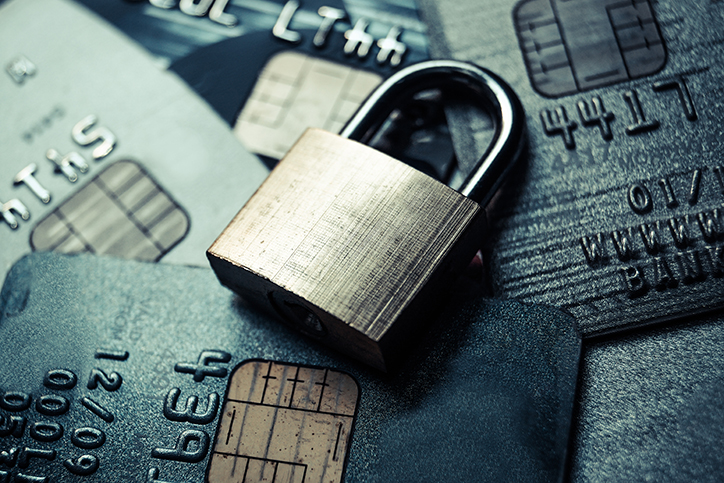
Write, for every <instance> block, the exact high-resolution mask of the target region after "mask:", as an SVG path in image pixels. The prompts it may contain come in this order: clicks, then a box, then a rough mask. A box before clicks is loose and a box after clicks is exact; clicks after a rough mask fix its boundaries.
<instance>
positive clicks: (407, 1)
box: [0, 0, 724, 483]
mask: <svg viewBox="0 0 724 483" xmlns="http://www.w3.org/2000/svg"><path fill="white" fill-rule="evenodd" d="M418 6H419V12H418ZM722 27H724V10H722V7H721V3H720V2H716V1H711V2H708V3H706V4H700V3H697V2H694V1H693V0H685V1H674V0H665V1H662V0H659V1H654V0H627V1H622V0H605V1H596V0H518V1H515V0H486V1H485V2H479V1H473V0H464V1H457V0H455V1H453V0H418V1H417V3H416V2H414V1H413V0H369V1H366V0H329V1H320V0H309V1H307V0H298V1H297V0H178V1H177V0H136V1H128V0H106V1H97V0H77V1H75V2H74V1H71V0H22V1H20V0H9V1H8V0H6V1H5V2H3V3H0V46H1V47H0V55H1V56H2V57H1V58H0V68H2V72H0V111H2V114H3V116H2V119H0V122H2V123H3V129H2V130H1V131H0V140H1V143H0V144H2V146H3V148H4V149H3V151H4V153H5V157H6V158H7V159H6V160H5V161H3V162H2V163H0V173H3V175H4V176H3V178H4V181H3V182H4V183H5V185H4V187H3V186H0V208H1V210H2V211H1V215H2V217H1V218H2V221H0V242H1V243H2V252H0V262H1V263H2V265H1V266H0V281H2V280H5V279H6V277H7V279H6V280H5V284H4V286H3V289H2V292H0V483H10V482H78V481H104V482H108V481H111V482H116V481H141V482H148V483H151V482H158V483H172V482H181V481H190V482H201V481H206V482H214V483H215V482H244V483H251V482H257V481H259V482H261V481H270V482H276V483H282V482H316V481H320V482H321V481H325V482H326V481H330V482H341V481H347V482H352V481H355V482H356V481H359V482H362V481H365V482H367V481H379V482H387V481H526V482H530V481H540V482H546V481H581V482H583V481H600V480H606V481H718V480H719V479H720V477H719V475H720V474H721V470H722V469H724V459H723V458H722V454H724V452H722V449H723V448H722V443H721V441H722V440H724V429H722V428H724V425H723V423H724V402H723V401H724V400H723V399H722V398H721V387H722V383H723V382H724V372H723V371H722V362H721V353H722V350H724V346H722V341H724V317H722V310H721V309H722V306H724V244H723V242H724V162H723V161H722V160H721V152H720V151H721V149H720V143H719V141H718V135H719V134H720V131H721V128H720V123H721V122H720V119H721V117H722V116H721V115H720V114H721V112H720V111H721V106H722V102H721V99H722V88H721V86H720V85H719V84H720V82H719V81H718V78H719V76H718V74H719V73H721V72H720V71H721V69H722V65H721V59H722V58H724V57H723V54H724V52H722V48H721V45H722V42H721V39H720V37H721V35H720V32H722V31H724V30H722ZM428 52H429V53H428ZM430 56H432V57H441V58H457V59H462V60H471V61H474V62H476V63H478V64H480V65H481V66H484V67H486V68H489V69H491V70H492V71H494V72H496V73H497V74H499V75H500V76H501V77H502V78H504V79H505V80H506V81H507V82H509V83H510V84H511V85H512V87H513V88H514V90H515V91H516V93H517V94H518V95H519V96H520V98H521V101H522V103H523V105H524V108H525V110H526V113H527V119H526V122H527V126H528V134H529V136H528V138H529V141H528V156H527V157H526V161H525V162H524V163H523V166H522V167H521V168H519V169H518V171H517V172H516V173H513V175H512V176H511V179H510V180H509V181H508V183H507V184H506V185H505V186H504V187H503V189H502V190H501V191H500V192H499V193H498V195H497V196H496V198H495V199H494V201H493V203H492V206H491V207H490V210H489V219H490V230H489V232H488V238H487V239H486V240H485V242H486V245H485V247H484V250H483V260H484V264H485V272H486V281H485V283H486V284H488V285H489V292H490V293H492V294H493V295H494V296H495V297H497V298H498V299H510V300H507V301H503V300H498V301H490V300H488V301H482V300H479V299H474V297H470V293H471V292H475V291H476V290H477V292H478V293H479V292H481V291H482V290H480V287H479V286H478V284H477V282H475V281H472V280H470V279H469V278H465V277H463V278H462V279H461V280H459V281H458V283H457V284H456V285H455V287H453V292H456V291H457V295H454V296H453V297H452V299H451V300H449V302H448V304H447V305H446V307H445V308H444V309H443V310H442V311H441V313H440V314H438V315H437V316H436V317H435V319H434V320H433V321H432V324H431V325H430V328H429V329H430V333H429V334H427V335H425V334H426V332H425V330H423V329H422V328H421V330H420V343H419V344H417V345H416V349H415V350H413V351H412V353H411V354H409V357H408V358H406V362H405V363H404V364H402V366H401V367H399V368H397V369H395V370H393V371H391V373H390V374H386V375H385V374H381V373H379V372H376V371H374V370H372V369H369V368H366V367H364V366H363V365H361V364H359V363H357V362H354V361H352V360H351V359H349V358H347V357H345V356H344V355H343V354H338V353H335V352H333V351H329V350H328V349H326V348H324V347H323V346H321V345H318V344H316V343H315V342H312V341H309V340H306V339H304V338H303V337H300V336H299V335H298V334H296V333H294V332H292V331H291V330H289V329H288V328H286V327H284V326H282V325H279V324H278V323H277V322H275V321H272V320H271V319H269V318H268V317H267V316H266V315H263V314H260V313H257V312H256V311H255V310H254V309H253V308H251V307H248V306H247V305H246V304H245V302H244V301H243V300H240V299H239V298H237V297H236V296H234V295H232V294H231V293H230V292H229V291H227V290H226V289H224V288H223V287H221V286H220V285H219V284H218V282H217V281H216V279H215V277H214V276H213V273H212V272H211V271H210V270H209V269H208V268H207V266H208V265H207V262H206V260H205V257H204V252H205V250H206V249H207V248H208V247H209V246H210V244H211V243H212V241H213V240H214V238H215V237H216V236H217V235H218V234H219V233H220V232H221V230H222V229H223V228H224V226H225V225H226V224H227V223H228V222H229V221H230V220H231V219H232V218H233V216H234V214H235V213H236V212H237V211H238V209H239V208H240V207H241V206H242V205H243V204H244V202H245V201H246V200H247V199H248V198H249V196H251V194H252V193H253V192H254V191H255V190H256V188H257V187H258V186H259V184H260V183H261V182H262V181H263V180H264V178H265V177H266V175H267V173H268V169H269V168H270V167H271V166H273V165H274V164H275V163H276V161H277V160H278V159H280V158H281V157H282V156H283V155H284V153H285V152H286V151H287V150H288V149H289V147H290V146H291V145H292V144H293V143H294V142H295V141H296V139H297V138H298V136H299V135H300V134H301V133H302V132H303V131H304V129H306V127H309V126H315V127H322V128H325V129H328V130H331V131H337V130H338V129H339V128H340V127H341V126H342V125H343V124H344V123H345V122H346V120H347V119H348V118H349V116H350V115H351V114H352V113H353V112H354V110H355V109H356V108H357V106H358V105H359V104H360V103H361V101H362V100H363V99H364V98H365V96H366V95H367V94H368V93H369V92H370V91H371V90H372V89H374V87H375V86H377V85H378V84H379V83H380V82H381V81H382V80H383V79H384V78H386V77H388V76H389V75H391V74H392V73H394V72H396V71H397V70H399V69H400V68H402V67H404V66H406V65H410V64H412V63H414V62H417V61H420V60H425V59H427V58H428V57H430ZM445 112H446V114H447V122H445V119H444V116H443V107H442V103H441V96H440V93H438V92H434V91H433V92H425V93H422V94H420V95H419V96H417V97H416V98H414V99H412V100H411V101H408V103H407V104H403V105H401V106H399V108H398V110H396V111H395V112H394V113H393V116H392V117H390V118H389V119H388V121H387V122H386V123H384V124H383V126H382V128H381V131H380V133H378V135H377V136H376V137H375V139H374V140H373V142H372V144H373V145H374V146H375V147H378V148H384V149H385V150H386V151H387V152H389V153H391V154H393V155H394V156H396V157H398V158H399V159H402V160H403V161H405V162H407V163H409V164H412V165H414V166H416V167H418V168H419V169H422V170H424V171H426V172H428V173H430V174H431V175H433V176H435V177H438V178H440V179H444V180H452V182H451V184H453V185H455V182H456V181H455V180H458V179H461V178H462V177H464V176H465V175H466V174H467V173H468V172H469V171H470V170H471V169H472V167H473V166H474V165H475V162H476V160H477V158H478V157H479V155H480V154H481V153H482V152H484V151H485V148H486V146H487V143H488V142H489V141H490V139H491V137H492V134H493V133H494V126H493V124H492V123H491V121H490V119H489V118H488V117H487V116H486V115H485V113H483V112H480V111H478V110H476V109H474V108H468V107H460V106H454V107H447V108H446V111H445ZM448 126H449V128H450V133H451V135H452V139H448V137H447V134H448ZM401 140H402V142H400V141H401ZM453 145H454V147H453ZM33 251H36V252H46V251H51V252H58V253H56V254H52V253H35V254H32V255H28V254H29V253H31V252H33ZM78 252H86V253H90V254H95V255H110V256H112V257H114V258H110V257H97V256H89V255H78V256H76V255H73V256H69V255H64V254H73V253H78ZM117 258H122V259H123V258H124V259H132V260H136V261H128V260H125V261H124V260H118V259H117ZM139 262H162V263H159V264H156V263H139ZM179 265H186V266H179ZM11 267H13V268H12V270H11ZM471 287H473V288H472V289H471ZM471 298H473V299H474V300H472V301H471V300H470V299H471ZM559 309H562V310H559ZM581 335H582V336H583V342H581ZM581 344H583V352H582V353H581ZM579 355H580V356H581V359H580V366H579Z"/></svg>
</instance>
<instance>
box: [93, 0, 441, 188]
mask: <svg viewBox="0 0 724 483" xmlns="http://www.w3.org/2000/svg"><path fill="white" fill-rule="evenodd" d="M82 1H83V3H85V4H86V5H87V6H89V7H90V8H92V9H94V10H96V11H98V12H99V13H100V14H101V15H103V16H104V17H106V18H107V19H108V20H109V21H111V22H113V23H114V24H115V25H117V26H118V27H119V28H121V29H122V30H123V31H124V32H126V33H127V34H128V35H129V36H131V37H132V38H134V39H136V40H137V41H139V42H140V43H141V44H142V45H144V46H145V47H146V48H148V49H149V51H151V52H152V53H154V54H155V55H156V56H158V58H159V61H160V62H161V63H163V64H165V65H169V68H170V69H171V70H173V71H174V72H176V73H177V74H178V75H179V76H180V77H182V78H183V79H184V80H185V81H186V82H187V83H188V84H189V85H190V86H191V87H192V88H193V89H194V90H195V91H196V92H197V93H199V94H200V95H201V96H202V97H203V98H204V99H206V100H207V102H208V103H209V104H210V105H211V106H212V107H213V108H214V109H215V110H216V111H217V112H218V113H219V115H220V116H221V117H222V118H223V119H224V120H226V121H227V122H228V123H229V125H231V126H233V127H234V133H235V134H236V136H237V137H238V138H239V139H240V140H241V141H242V143H243V144H244V145H245V146H246V147H247V148H248V149H249V150H250V151H252V152H253V153H256V154H258V155H260V156H261V157H262V159H264V160H265V161H266V162H267V164H268V165H269V166H272V165H274V164H275V163H276V161H277V160H279V159H280V158H281V157H282V156H283V155H284V153H286V152H287V151H288V150H289V149H290V148H291V146H292V145H293V144H294V142H296V140H297V139H298V138H299V137H300V136H301V134H302V133H303V132H304V130H305V129H306V128H308V127H318V128H322V129H326V130H329V131H332V132H338V131H339V129H340V128H341V126H343V125H344V124H345V123H346V121H347V120H348V119H349V117H350V116H351V114H352V113H354V112H355V111H356V109H357V107H358V106H359V104H360V103H361V102H362V100H364V99H365V98H366V97H367V95H368V94H369V93H370V92H371V90H372V89H373V88H374V87H376V86H377V85H378V84H379V83H380V82H381V81H382V79H384V78H386V77H387V76H389V75H390V74H391V73H393V72H395V71H396V70H397V69H399V68H401V67H404V66H406V65H409V64H411V63H414V62H418V61H421V60H425V59H427V58H428V54H427V39H426V36H425V29H424V25H423V24H422V23H421V22H420V21H419V19H418V16H417V8H416V4H415V2H414V1H413V0H402V1H399V0H372V1H368V0H346V1H342V0H332V1H322V0H305V1H301V2H300V1H296V0H262V1H259V0H235V1H233V2H227V1H226V0H218V1H213V0H211V1H204V2H191V1H187V0H183V1H175V0H153V1H150V2H148V1H145V0H144V1H141V2H123V1H121V0H114V1H112V2H107V1H97V0H82ZM399 107H400V108H401V109H403V112H402V113H397V114H396V117H395V119H394V121H393V122H392V123H391V124H392V127H388V129H387V131H385V132H383V133H381V136H383V137H384V139H380V140H378V141H377V146H381V147H384V146H385V145H388V144H394V149H395V152H390V153H389V154H391V155H394V156H396V157H398V158H402V160H403V161H406V162H409V163H411V164H414V165H416V166H418V167H420V168H421V169H424V170H426V171H427V172H429V173H431V174H433V175H435V176H437V177H444V175H445V174H446V173H447V171H448V170H449V169H448V168H449V166H450V165H451V163H452V161H453V151H452V146H451V143H450V141H449V135H448V133H447V126H446V125H445V123H444V117H442V116H439V115H435V110H434V109H431V108H430V107H427V108H425V109H421V108H420V107H419V101H416V102H411V103H408V104H407V105H404V106H403V105H401V106H399ZM438 110H439V109H438ZM408 131H409V132H408ZM401 137H402V139H401ZM408 158H409V159H408Z"/></svg>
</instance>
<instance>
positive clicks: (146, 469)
mask: <svg viewBox="0 0 724 483" xmlns="http://www.w3.org/2000/svg"><path fill="white" fill-rule="evenodd" d="M580 342H581V341H580V337H579V335H578V334H577V332H576V330H575V327H574V324H573V320H572V318H571V317H570V316H568V315H567V314H564V313H563V312H560V311H558V310H556V309H553V308H549V307H542V306H527V305H523V304H520V303H517V302H512V301H509V302H485V301H476V302H475V303H473V304H468V305H465V306H464V307H454V306H451V307H450V310H448V311H446V312H445V314H443V316H442V317H441V319H440V321H439V323H438V324H436V325H435V327H434V328H433V329H432V331H431V333H430V334H429V336H428V337H426V338H425V339H424V340H423V342H422V344H420V345H419V346H418V347H417V349H416V350H415V351H414V352H413V353H412V354H411V358H410V359H409V360H408V362H407V363H406V365H405V366H404V367H402V368H401V369H400V371H399V372H397V373H395V374H392V375H388V376H386V377H382V376H381V375H380V373H379V372H376V371H372V370H370V369H369V368H368V367H366V366H364V365H361V364H357V363H354V362H353V361H351V360H349V359H346V358H344V357H341V356H338V355H336V354H334V353H333V352H332V351H328V350H324V348H322V347H320V346H319V345H318V344H315V343H313V342H309V341H308V340H306V339H303V338H300V337H299V335H298V334H297V332H296V331H293V330H290V329H287V328H285V327H283V326H280V325H279V324H278V323H277V322H275V321H272V320H269V319H268V318H265V317H263V316H262V315H261V314H259V313H257V312H255V311H253V310H251V309H250V308H249V307H247V306H245V305H244V304H243V303H242V302H241V301H240V300H239V299H238V298H237V297H235V296H234V295H233V294H232V293H231V292H230V291H229V290H227V289H225V288H224V287H222V286H221V285H219V284H218V282H217V281H216V278H215V276H214V274H213V272H212V271H211V270H209V269H204V268H197V267H182V266H175V265H170V264H163V263H159V264H150V263H140V262H135V261H126V260H118V259H114V258H110V257H97V256H89V255H74V256H67V255H60V254H56V253H34V254H31V255H29V256H27V257H25V258H23V259H22V260H21V261H20V262H18V264H16V265H15V267H14V268H13V270H12V271H11V272H10V274H9V275H8V277H7V280H6V283H5V286H4V287H3V290H2V292H1V293H0V481H2V479H3V478H10V480H11V481H52V482H54V483H70V482H82V481H87V482H104V483H116V482H127V481H134V482H135V481H141V482H148V483H153V482H174V481H175V482H181V481H184V482H189V483H200V482H202V481H219V479H218V478H219V476H220V477H221V481H237V482H238V481H243V482H246V483H251V481H259V480H254V479H253V478H252V475H253V474H256V475H257V476H258V475H266V476H268V477H269V479H272V478H273V474H274V472H275V471H276V472H277V474H278V475H279V478H280V479H278V480H276V481H277V483H279V482H280V481H299V477H300V476H303V475H304V474H305V471H307V472H308V478H309V479H305V480H304V481H314V480H313V479H311V476H312V474H316V475H319V474H321V472H320V470H324V469H327V477H326V478H325V479H324V481H329V480H330V479H331V478H332V476H333V475H335V478H337V477H338V475H339V474H340V473H339V470H340V468H343V467H344V465H343V464H342V463H343V460H344V459H346V460H347V463H346V469H344V481H346V482H347V483H353V482H360V483H361V482H370V481H380V482H387V481H389V482H400V481H402V482H406V481H410V482H413V481H414V482H419V481H425V480H427V481H450V480H452V481H463V480H466V479H467V477H469V475H486V477H487V478H489V479H490V480H491V481H500V480H501V479H505V478H509V477H511V475H512V478H514V479H516V480H518V481H528V482H530V481H532V482H540V483H543V482H550V481H560V480H561V478H562V475H563V468H564V462H565V459H566V454H567V448H568V435H569V433H570V427H571V417H572V412H573V402H574V394H575V387H576V380H577V377H578V361H579V353H580ZM235 368H237V369H235ZM252 386H253V387H252ZM252 406H253V408H252ZM244 407H246V408H252V409H251V410H250V411H249V412H248V416H249V419H248V420H247V421H246V422H245V421H244V418H243V415H244ZM355 407H356V409H355ZM235 409H236V410H237V412H236V416H234V410H235ZM222 412H223V414H222ZM229 413H230V414H229ZM252 413H253V414H252ZM252 416H258V417H257V418H255V419H254V420H252ZM232 419H233V421H232ZM334 423H336V424H334ZM340 423H341V425H340ZM330 424H334V425H332V426H331V427H330V426H329V425H330ZM302 425H303V426H302ZM230 428H231V430H229V429H230ZM243 430H247V431H249V434H248V435H247V436H244V434H243V433H244V431H243ZM319 430H321V432H322V433H324V434H323V435H322V434H319V433H320V431H319ZM350 430H351V436H350V434H349V431H350ZM306 431H309V432H308V433H306ZM254 433H256V434H254ZM265 438H266V439H265ZM260 439H261V442H260ZM317 443H320V444H322V445H323V446H322V447H321V448H320V447H319V446H318V445H317ZM345 444H347V448H348V456H346V457H345V456H344V452H342V451H341V450H342V447H343V446H344V445H345ZM335 449H336V451H335ZM267 450H268V451H267ZM328 451H329V452H328ZM297 453H298V454H297ZM295 454H297V455H296V457H295ZM327 458H328V459H329V460H330V461H329V462H325V461H326V459H327ZM300 459H301V460H302V461H299V460H300ZM232 461H237V465H236V468H234V464H233V462H232ZM247 462H248V463H249V464H248V466H247ZM225 463H228V464H225ZM304 467H307V468H308V469H307V470H304ZM313 467H314V468H313ZM245 468H247V469H248V471H247V473H246V474H247V476H249V478H248V479H244V471H243V470H244V469H245ZM232 472H233V473H234V476H233V477H230V474H231V473H232ZM23 477H24V478H26V479H22V478H23ZM31 478H36V479H35V480H33V479H31ZM45 478H47V480H45ZM335 481H338V480H335Z"/></svg>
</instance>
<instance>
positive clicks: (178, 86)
mask: <svg viewBox="0 0 724 483" xmlns="http://www.w3.org/2000/svg"><path fill="white" fill-rule="evenodd" d="M69 25H72V26H73V28H69V27H68V26H69ZM0 44H2V45H3V50H2V59H0V61H1V65H2V68H3V70H2V71H0V104H2V106H3V107H2V111H3V116H2V120H0V124H1V125H2V129H1V130H0V143H1V144H2V146H3V153H4V154H3V156H4V161H3V162H2V163H0V202H2V203H3V205H1V206H2V214H3V217H4V220H5V221H3V219H0V223H1V225H0V239H2V245H3V250H2V253H1V254H0V278H4V276H5V272H6V271H7V270H8V269H9V268H10V266H11V265H12V263H14V262H15V261H16V260H17V259H19V258H20V257H21V256H22V255H23V254H25V253H28V252H29V251H30V246H31V245H33V246H35V247H36V248H38V249H54V248H56V247H57V248H58V249H61V250H64V251H69V250H88V251H93V252H97V253H112V254H115V255H119V256H125V257H129V258H139V257H140V258H142V259H146V260H148V259H152V260H157V259H159V258H161V257H162V256H163V257H164V261H172V262H176V263H186V264H199V265H204V264H205V263H206V261H205V260H204V257H203V253H204V250H205V249H206V248H207V247H208V245H209V244H210V243H211V242H212V241H213V239H214V236H215V235H216V234H217V233H218V232H219V231H220V230H221V229H223V227H224V226H225V225H226V223H228V220H229V219H231V217H232V216H233V215H234V213H235V212H236V210H237V209H238V207H239V206H240V205H241V204H243V203H244V201H245V200H246V198H247V197H248V196H249V195H250V194H251V193H252V192H253V191H254V189H256V187H257V186H258V185H259V183H261V181H262V180H263V179H264V177H265V176H266V173H267V171H266V169H265V168H264V166H263V165H262V164H261V163H260V162H259V160H258V159H257V158H256V157H254V156H252V155H251V154H249V153H248V152H247V151H245V150H244V149H243V147H242V146H241V145H240V144H239V143H238V141H237V140H236V139H234V137H233V135H232V134H231V133H230V132H229V129H228V126H226V125H225V124H224V123H223V122H222V121H221V120H220V119H219V118H218V116H216V115H215V114H214V113H213V112H212V111H211V110H210V109H209V108H208V106H207V105H205V104H204V103H203V101H201V100H200V99H198V98H197V97H196V96H195V95H194V94H193V93H192V91H191V90H190V89H188V87H186V86H185V85H184V84H183V83H182V82H181V81H179V80H178V78H176V77H175V76H174V75H173V74H171V73H168V72H163V71H161V70H159V68H158V67H157V66H156V65H154V62H153V59H152V58H151V57H150V56H149V55H148V54H147V53H145V52H144V51H143V50H141V49H139V48H138V47H137V46H134V45H133V44H132V43H131V42H129V41H128V40H127V39H125V38H123V37H122V35H120V34H119V33H117V32H115V31H114V30H113V29H112V28H111V27H110V26H109V25H108V24H106V23H105V22H103V21H101V20H99V19H97V18H96V17H95V16H93V15H92V14H90V13H88V12H87V11H85V10H84V9H83V8H82V7H79V6H78V5H76V4H74V3H72V2H65V1H61V0H29V1H21V2H6V3H4V4H3V6H2V9H0ZM73 153H74V154H73ZM118 163H121V164H118ZM123 163H125V164H123ZM123 166H125V167H126V168H128V167H131V168H132V169H131V171H128V172H127V173H126V172H125V171H123V170H120V171H119V169H120V168H121V167H123ZM134 166H135V167H137V169H136V168H134ZM28 167H30V168H34V169H25V168H28ZM106 168H108V170H106V171H104V169H106ZM113 170H116V171H113ZM31 171H32V173H31ZM122 171H123V172H122ZM101 172H104V173H106V174H100V173H101ZM19 173H23V174H24V177H23V178H22V179H20V178H18V176H17V175H18V174H19ZM112 173H115V174H112ZM124 173H126V174H124ZM126 177H128V179H126ZM124 180H125V181H124ZM126 181H128V184H124V183H126ZM80 191H84V193H85V195H84V196H83V197H82V198H80V197H74V196H73V195H75V194H77V193H79V192H80ZM46 192H47V196H45V193H46ZM41 195H42V196H41ZM11 200H16V202H11ZM44 200H47V201H48V202H47V203H45V202H44ZM83 200H85V201H83ZM51 213H53V215H50V214H51ZM26 215H27V216H26ZM47 216H51V218H50V219H49V218H46V217H47ZM61 218H62V220H61ZM41 220H45V221H43V223H45V224H44V227H43V228H40V227H39V226H38V223H39V222H41ZM69 220H74V221H69ZM12 226H15V229H13V228H12ZM76 228H77V230H76ZM71 232H73V233H74V234H73V236H72V237H71V236H70V234H71ZM122 234H125V235H126V238H127V239H128V240H127V241H128V243H126V242H123V240H122V238H123V236H121V235H122ZM86 235H87V236H88V237H90V238H92V239H93V240H94V241H93V242H91V241H89V240H87V239H85V236H86ZM134 240H135V241H134ZM29 241H30V244H29ZM63 243H65V245H62V244H63ZM61 245H62V246H61ZM123 247H125V248H123ZM167 252H168V253H167Z"/></svg>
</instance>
